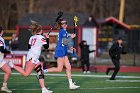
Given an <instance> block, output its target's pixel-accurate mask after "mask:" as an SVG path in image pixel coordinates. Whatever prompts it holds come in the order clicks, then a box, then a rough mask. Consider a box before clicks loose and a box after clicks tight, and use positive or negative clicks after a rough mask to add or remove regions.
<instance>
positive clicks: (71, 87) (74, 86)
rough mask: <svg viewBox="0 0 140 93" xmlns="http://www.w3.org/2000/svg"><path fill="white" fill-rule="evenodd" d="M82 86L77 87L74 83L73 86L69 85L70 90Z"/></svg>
mask: <svg viewBox="0 0 140 93" xmlns="http://www.w3.org/2000/svg"><path fill="white" fill-rule="evenodd" d="M79 87H80V86H77V85H75V84H74V83H72V84H71V85H69V89H77V88H79Z"/></svg>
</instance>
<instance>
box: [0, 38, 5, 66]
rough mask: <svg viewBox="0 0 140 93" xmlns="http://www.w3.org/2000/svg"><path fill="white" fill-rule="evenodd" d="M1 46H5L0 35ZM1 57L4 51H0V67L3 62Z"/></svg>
mask: <svg viewBox="0 0 140 93" xmlns="http://www.w3.org/2000/svg"><path fill="white" fill-rule="evenodd" d="M1 46H4V48H5V42H4V39H3V38H2V37H1V36H0V47H1ZM3 58H4V53H2V52H1V51H0V68H1V67H2V66H3V65H4V64H5V62H3Z"/></svg>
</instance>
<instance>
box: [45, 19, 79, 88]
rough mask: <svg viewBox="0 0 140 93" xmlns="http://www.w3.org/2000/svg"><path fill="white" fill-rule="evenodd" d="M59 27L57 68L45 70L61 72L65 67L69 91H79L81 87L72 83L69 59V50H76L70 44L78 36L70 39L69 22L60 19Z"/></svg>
mask: <svg viewBox="0 0 140 93" xmlns="http://www.w3.org/2000/svg"><path fill="white" fill-rule="evenodd" d="M58 26H59V28H60V30H59V34H58V43H57V46H56V49H55V58H56V59H57V67H52V68H49V69H45V70H44V72H61V71H62V70H63V67H64V66H65V67H66V74H67V78H68V81H69V89H77V88H79V87H80V86H77V85H75V84H74V83H73V81H72V77H71V65H70V62H69V59H68V57H67V50H68V48H70V49H71V50H75V48H73V47H70V46H69V42H70V41H71V39H73V38H75V37H76V34H72V35H71V36H70V38H68V33H67V31H66V28H67V21H66V20H64V19H60V20H59V21H58Z"/></svg>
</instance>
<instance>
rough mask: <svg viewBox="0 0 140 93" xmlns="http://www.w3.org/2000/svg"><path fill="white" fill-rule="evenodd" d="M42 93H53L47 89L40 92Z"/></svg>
mask: <svg viewBox="0 0 140 93" xmlns="http://www.w3.org/2000/svg"><path fill="white" fill-rule="evenodd" d="M42 93H53V91H51V90H48V89H43V90H42Z"/></svg>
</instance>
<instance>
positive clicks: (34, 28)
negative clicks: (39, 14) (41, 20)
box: [30, 21, 42, 35]
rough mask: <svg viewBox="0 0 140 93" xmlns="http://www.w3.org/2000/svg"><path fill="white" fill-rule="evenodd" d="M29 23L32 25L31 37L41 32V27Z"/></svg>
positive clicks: (34, 23)
mask: <svg viewBox="0 0 140 93" xmlns="http://www.w3.org/2000/svg"><path fill="white" fill-rule="evenodd" d="M31 23H32V24H31V26H30V29H31V31H32V34H33V35H34V34H36V33H38V32H40V31H41V30H42V26H41V25H40V24H38V23H37V22H35V21H31Z"/></svg>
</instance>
